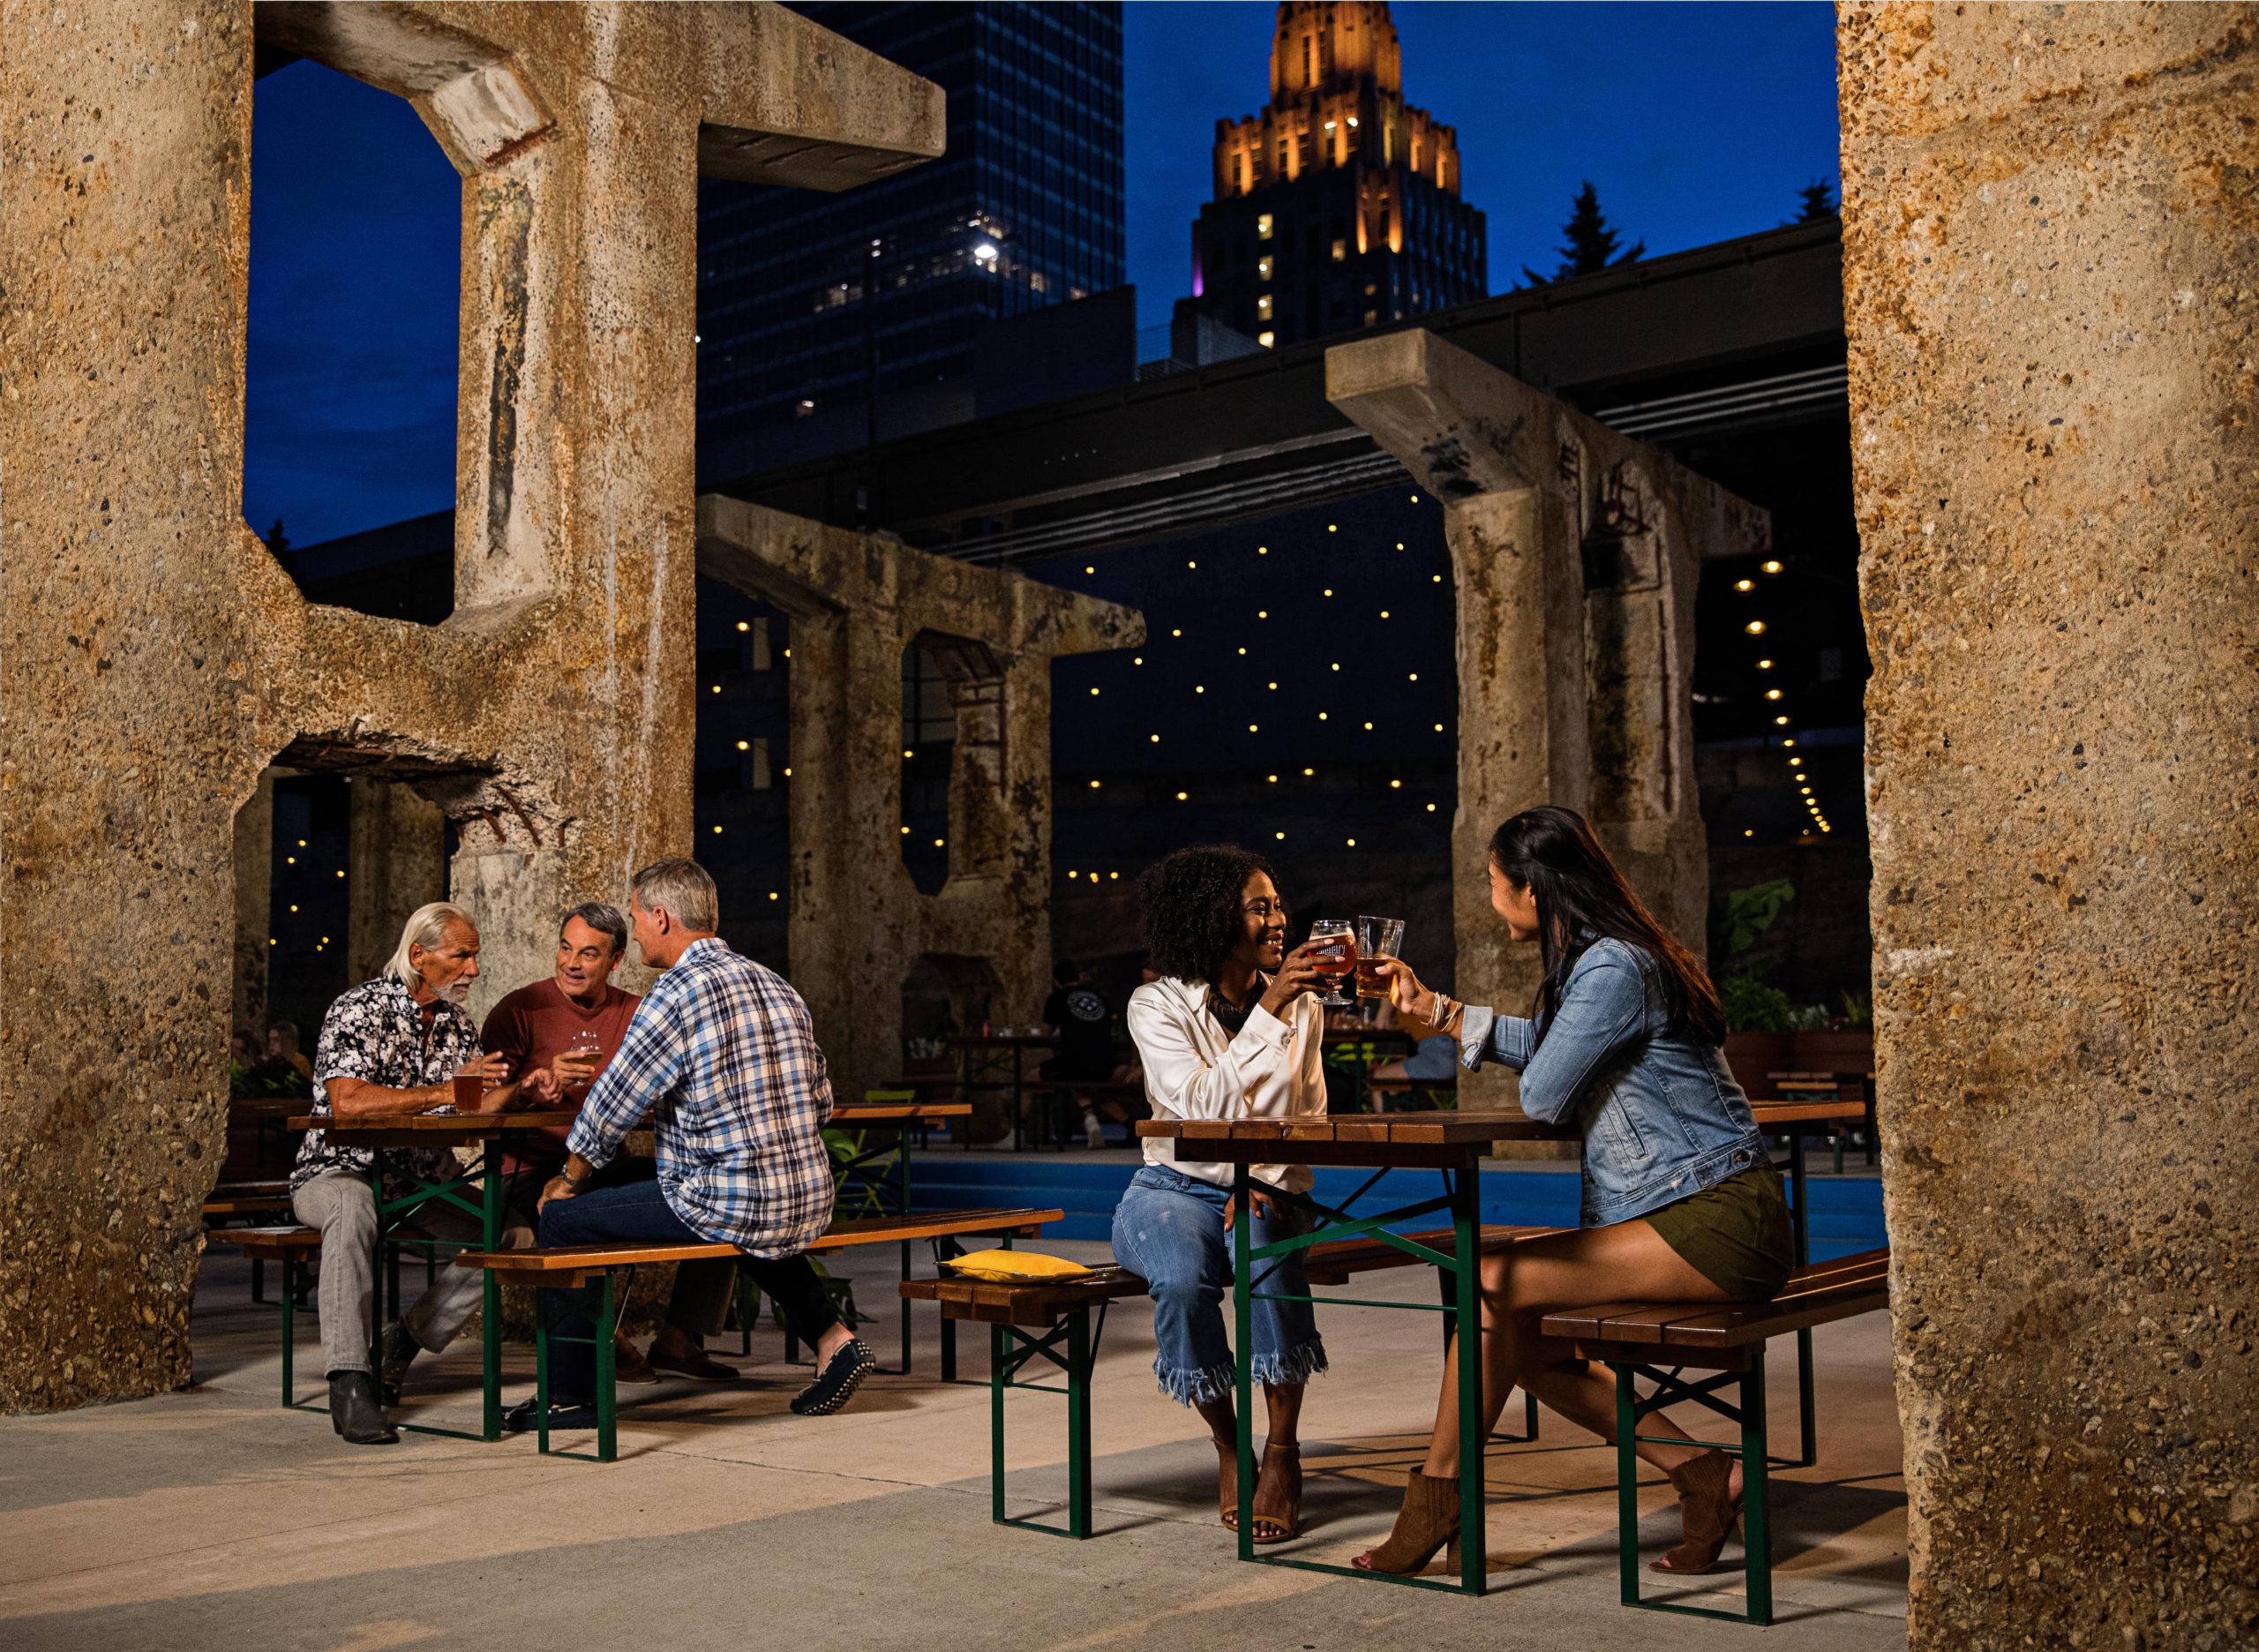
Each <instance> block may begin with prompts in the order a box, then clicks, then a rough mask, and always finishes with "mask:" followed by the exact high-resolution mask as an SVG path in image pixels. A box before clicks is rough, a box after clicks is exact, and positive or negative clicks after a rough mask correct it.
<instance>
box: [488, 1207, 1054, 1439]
mask: <svg viewBox="0 0 2259 1652" xmlns="http://www.w3.org/2000/svg"><path fill="white" fill-rule="evenodd" d="M1065 1219H1066V1213H1065V1212H1064V1211H1062V1210H1033V1209H1013V1208H1002V1209H993V1210H961V1211H929V1212H923V1213H917V1214H913V1215H909V1216H864V1217H857V1218H854V1219H852V1220H845V1221H837V1222H834V1223H833V1224H832V1225H831V1227H830V1228H829V1229H828V1230H827V1231H826V1232H824V1233H822V1234H821V1235H818V1236H817V1238H816V1239H815V1241H814V1243H812V1244H810V1245H809V1246H808V1254H809V1255H812V1256H821V1255H828V1254H829V1253H830V1252H833V1251H837V1250H847V1249H850V1248H851V1247H852V1246H855V1245H865V1244H904V1245H907V1244H910V1243H915V1242H917V1241H919V1240H932V1241H936V1242H953V1241H955V1240H957V1239H960V1238H964V1237H968V1236H972V1235H979V1236H981V1237H1000V1238H1003V1239H1006V1240H1009V1239H1013V1238H1024V1237H1029V1236H1032V1235H1036V1234H1039V1233H1041V1232H1042V1231H1043V1228H1044V1225H1045V1224H1046V1223H1047V1222H1055V1221H1063V1220H1065ZM743 1254H744V1253H743V1252H742V1251H740V1250H739V1249H738V1247H737V1246H735V1245H733V1244H717V1243H686V1244H665V1243H656V1244H655V1243H644V1242H642V1241H639V1240H621V1241H617V1242H614V1243H607V1244H597V1245H551V1246H547V1247H544V1248H537V1249H534V1250H494V1251H486V1250H464V1251H461V1252H459V1253H458V1254H457V1255H456V1257H455V1265H456V1266H458V1267H477V1268H484V1269H486V1270H488V1271H489V1272H490V1273H494V1274H496V1275H497V1276H499V1277H500V1278H502V1279H505V1280H517V1281H518V1282H519V1283H521V1284H527V1285H537V1286H543V1287H545V1288H551V1289H559V1290H574V1289H578V1288H581V1287H582V1286H583V1285H586V1284H588V1283H589V1281H590V1280H601V1282H602V1284H603V1287H604V1290H603V1295H602V1296H601V1298H600V1299H599V1305H598V1308H597V1325H596V1332H595V1335H594V1337H593V1338H592V1339H591V1338H574V1339H572V1340H581V1341H587V1340H593V1341H594V1342H595V1344H596V1350H597V1393H596V1401H597V1453H596V1456H597V1461H598V1462H612V1461H614V1460H615V1459H616V1458H617V1456H618V1454H619V1453H618V1450H617V1441H618V1429H617V1423H618V1416H619V1403H618V1398H617V1395H616V1393H614V1384H613V1381H612V1346H613V1341H612V1333H613V1330H614V1329H615V1327H616V1326H617V1325H618V1324H619V1296H620V1290H621V1284H620V1280H619V1275H621V1274H622V1273H625V1274H627V1275H628V1276H629V1277H630V1278H632V1277H633V1276H634V1271H635V1270H636V1269H637V1268H639V1267H643V1266H648V1265H652V1264H656V1263H660V1262H702V1261H708V1260H712V1259H716V1258H727V1257H737V1256H741V1255H743ZM916 1282H917V1281H915V1280H904V1284H905V1285H908V1284H914V1283H916ZM944 1327H945V1330H948V1329H949V1327H948V1325H947V1321H946V1320H944ZM559 1334H560V1333H556V1332H554V1331H553V1330H552V1327H551V1325H549V1323H548V1322H547V1320H546V1319H544V1318H542V1317H540V1316H539V1315H537V1316H536V1318H535V1322H534V1370H535V1378H534V1398H535V1404H534V1415H535V1417H536V1419H537V1423H536V1428H537V1433H538V1435H539V1439H540V1446H541V1449H542V1450H543V1451H544V1452H546V1451H548V1450H549V1343H550V1340H551V1338H552V1335H559ZM949 1351H950V1350H949V1343H948V1341H947V1340H945V1342H944V1375H945V1376H946V1375H948V1374H949V1371H950V1370H952V1369H953V1367H954V1361H953V1360H951V1359H949V1357H948V1355H949ZM908 1366H909V1350H908V1348H906V1347H905V1348H904V1359H903V1368H904V1370H907V1369H908ZM566 1454H574V1453H566Z"/></svg>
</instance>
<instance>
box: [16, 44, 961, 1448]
mask: <svg viewBox="0 0 2259 1652" xmlns="http://www.w3.org/2000/svg"><path fill="white" fill-rule="evenodd" d="M254 13H255V14H254ZM254 26H256V27H257V28H258V29H259V31H260V32H261V34H262V37H266V36H270V35H271V36H272V37H273V41H274V43H276V44H281V45H286V46H288V47H289V49H292V50H295V51H298V52H300V53H302V54H303V55H304V56H309V57H311V58H312V59H314V60H315V61H318V62H320V63H323V64H327V65H328V66H330V67H332V68H334V69H337V70H339V71H342V72H344V73H348V74H351V75H355V76H357V77H359V78H361V79H365V80H368V81H370V82H371V83H372V84H374V85H377V86H383V87H385V88H386V89H387V90H390V91H393V92H395V93H398V94H400V95H402V96H403V97H406V98H409V99H410V100H411V101H414V102H415V104H416V106H417V109H418V111H419V113H421V114H422V115H423V116H424V118H425V120H426V121H427V122H428V123H429V124H431V125H432V129H433V131H435V132H436V133H437V134H438V136H439V140H440V142H441V144H442V145H443V146H444V147H445V148H446V149H447V154H448V155H449V156H450V158H451V159H452V160H453V161H454V163H455V165H456V166H457V168H458V169H459V170H461V171H462V173H463V175H464V177H465V185H464V199H465V203H466V222H465V227H464V237H465V243H466V247H467V249H468V252H467V255H466V257H465V259H464V269H465V278H464V282H463V291H462V302H463V314H462V335H463V340H464V348H463V354H462V361H463V364H464V365H463V371H462V373H461V381H462V390H463V397H464V413H463V417H462V420H461V421H459V429H460V431H461V432H462V436H463V440H464V445H465V451H464V454H463V455H462V462H461V466H460V468H461V471H462V475H461V477H459V492H458V507H459V508H458V523H457V527H458V533H457V560H458V574H459V577H458V581H457V589H458V597H459V598H460V600H459V603H458V606H457V611H456V612H455V613H454V615H453V616H452V617H451V618H450V619H449V620H448V621H447V624H446V625H444V626H440V627H417V626H409V625H404V624H401V623H398V622H394V621H388V620H379V619H370V618H368V617H367V616H364V615H360V614H356V613H351V612H345V611H343V610H340V609H334V608H325V607H321V606H318V605H313V604H307V603H305V602H304V600H303V599H302V597H300V595H299V593H298V592H297V591H296V589H295V588H294V587H293V586H292V584H291V582H290V581H289V577H288V576H287V575H286V574H283V572H282V570H281V568H280V567H277V566H276V564H275V563H274V559H273V558H272V557H270V556H269V555H268V554H267V553H266V547H265V546H264V545H262V544H260V543H259V541H258V540H257V538H255V537H253V536H252V534H251V531H250V530H249V529H247V528H246V527H245V526H244V520H243V501H242V498H241V478H242V475H243V445H242V438H243V408H242V396H243V338H244V300H245V292H244V280H245V275H244V272H245V269H246V267H247V266H248V262H249V256H248V252H247V249H246V246H245V237H247V235H248V233H249V228H250V214H249V212H248V209H247V207H246V206H245V203H246V202H247V201H248V200H249V199H250V176H249V172H250V164H249V157H250V151H251V73H252V55H251V46H252V42H251V31H252V29H253V27H254ZM0 94H4V98H5V101H6V104H7V107H8V108H9V109H11V111H13V113H11V118H10V120H9V122H8V124H7V129H6V133H5V138H4V145H5V154H4V156H0V220H4V221H5V222H6V223H7V225H8V234H7V235H6V237H4V239H0V293H4V295H5V300H4V303H5V308H6V313H5V316H4V318H0V379H5V381H6V383H7V385H8V394H7V397H6V399H5V401H4V402H0V450H4V451H5V452H6V453H7V454H8V455H9V467H10V468H9V474H8V521H7V524H6V529H7V541H8V549H7V555H6V556H5V558H4V559H0V722H4V725H5V728H6V743H5V748H4V752H0V766H4V768H5V770H6V772H5V774H4V777H0V778H4V781H5V784H4V785H0V845H4V855H5V862H6V864H5V866H4V868H0V929H4V931H5V932H6V933H7V934H8V935H11V937H15V936H30V935H71V936H74V937H77V942H76V944H74V945H73V946H72V947H71V948H69V949H57V948H55V947H52V946H24V945H19V946H16V947H13V948H11V949H10V950H7V951H6V952H5V953H4V954H0V1410H11V1409H22V1408H56V1407H60V1406H65V1405H71V1404H77V1403H80V1402H83V1401H86V1400H93V1399H99V1398H114V1397H123V1396H126V1395H132V1394H144V1393H153V1392H155V1391H158V1390H161V1389H165V1388H169V1387H176V1386H178V1385H181V1384H182V1383H184V1382H185V1381H187V1380H188V1377H189V1358H188V1347H187V1340H186V1327H187V1318H188V1315H187V1310H188V1303H189V1301H190V1298H191V1294H192V1292H193V1289H194V1285H195V1277H196V1265H197V1260H198V1257H199V1253H200V1250H201V1239H200V1223H199V1208H198V1207H199V1199H200V1196H201V1194H202V1193H203V1191H204V1190H206V1189H208V1188H209V1187H210V1186H211V1184H212V1180H213V1177H214V1174H215V1172H216V1169H217V1167H218V1165H219V1163H220V1160H221V1156H222V1153H221V1150H222V1148H223V1147H224V1142H225V1137H224V1130H225V1122H226V1100H227V1098H226V1085H225V1081H224V1078H223V1070H222V1068H221V1064H220V1063H219V1061H218V1060H217V1059H216V1057H217V1053H218V1052H219V1051H220V1050H221V1049H222V1048H225V1045H226V1042H227V1035H228V1024H229V1018H230V1017H232V1016H233V1015H234V1014H235V1013H236V991H235V988H234V983H233V979H232V978H233V976H234V974H235V971H234V969H233V967H232V960H233V954H234V950H235V944H236V933H235V931H236V924H237V921H238V914H237V912H236V909H235V903H234V901H233V900H232V899H229V898H221V899H219V900H218V901H217V902H216V903H215V901H214V891H221V892H223V893H224V892H225V891H228V890H229V889H230V888H231V885H232V884H233V883H234V882H235V880H236V826H237V820H236V816H237V812H238V811H237V802H238V800H241V799H244V798H246V797H249V796H251V794H252V793H253V792H254V789H255V788H256V786H257V785H258V782H259V771H260V770H262V769H263V768H265V767H266V765H267V764H268V763H269V762H288V763H289V764H290V765H291V766H293V767H303V768H309V769H324V768H328V769H337V770H345V771H347V772H364V771H365V769H366V766H367V764H368V763H369V762H370V761H371V759H372V758H380V759H382V760H383V761H384V762H387V763H391V764H394V765H396V766H397V767H398V768H399V769H400V770H402V771H403V772H413V773H415V774H416V775H417V777H418V784H419V785H424V786H425V787H426V789H427V791H428V792H430V793H431V795H432V796H434V797H440V798H442V806H443V807H446V808H447V810H448V812H449V813H450V814H451V815H454V818H456V819H458V820H459V821H462V822H464V824H465V829H466V830H465V837H464V841H465V844H466V846H467V848H468V849H469V850H470V851H472V852H476V853H477V855H478V857H479V858H478V862H477V866H476V867H473V868H469V869H464V870H460V871H459V877H458V882H460V883H462V884H463V885H464V886H466V887H465V893H466V896H467V897H469V898H470V899H471V900H473V901H476V902H480V903H483V904H484V906H485V909H486V910H485V912H484V913H483V914H482V915H483V916H484V919H485V920H486V923H487V925H488V927H489V930H490V935H491V938H490V942H489V944H490V947H492V948H493V949H494V950H493V951H492V954H491V957H492V961H493V964H494V966H495V972H496V974H497V975H498V976H501V977H503V978H505V979H507V978H508V977H510V976H517V977H519V978H520V979H526V978H530V976H531V975H532V974H533V973H534V972H536V971H538V972H540V973H546V972H547V967H548V957H547V955H548V941H549V938H550V937H551V936H552V935H553V934H554V927H553V926H554V923H555V917H556V912H557V909H558V906H559V904H560V903H562V901H563V899H564V897H565V896H566V895H567V894H568V893H569V894H573V895H574V896H576V897H577V895H579V894H581V893H583V892H585V893H591V894H594V893H602V894H605V895H607V896H610V897H613V898H617V897H618V895H619V891H620V890H621V889H622V888H623V887H624V885H625V882H626V880H627V873H628V871H629V870H630V869H632V868H633V867H634V866H636V865H639V864H641V863H642V862H643V861H646V860H652V859H656V858H657V856H658V855H660V854H662V853H666V852H681V851H682V850H684V849H686V848H687V847H688V846H689V840H690V801H691V785H690V776H691V737H692V725H693V701H692V694H693V683H692V662H691V650H692V647H693V639H692V634H691V619H692V610H693V597H692V580H693V552H692V544H691V534H692V474H693V467H692V455H693V449H694V445H695V443H694V436H695V432H694V408H693V406H692V381H693V379H694V377H695V374H694V371H693V369H694V354H695V351H694V342H693V337H692V327H693V324H694V312H695V310H696V304H695V299H696V296H697V259H696V249H697V176H698V174H699V172H700V171H701V170H702V169H703V170H705V171H708V172H716V173H726V174H728V175H729V176H738V177H743V178H749V179H755V180H759V181H762V182H767V183H771V184H788V185H795V186H818V187H824V188H832V189H836V188H841V187H845V186H848V185H852V184H856V183H859V182H861V181H864V180H866V179H868V178H871V177H874V176H883V175H884V174H885V173H887V172H889V171H892V170H895V169H899V168H901V167H904V166H907V165H911V164H914V163H915V162H916V161H918V160H919V158H921V157H927V156H931V155H934V154H939V153H940V152H941V147H942V112H943V99H942V93H941V90H940V88H938V87H936V86H931V85H929V84H927V82H924V81H922V80H919V79H917V78H916V77H914V76H912V75H910V74H907V73H905V72H904V71H902V70H899V69H897V68H896V67H894V66H893V65H892V64H887V63H885V62H883V61H882V60H881V59H879V58H877V57H874V56H872V55H871V54H869V53H867V52H864V51H860V50H859V49H856V48H854V47H852V46H850V45H848V44H847V43H846V42H844V41H840V40H839V39H838V38H837V36H834V35H831V34H828V33H827V32H826V31H824V30H823V29H822V28H820V27H818V26H815V25H814V24H812V23H810V22H808V21H807V19H803V18H800V17H799V16H797V15H795V14H793V13H792V12H790V11H786V10H785V9H784V8H783V7H781V6H744V5H705V4H682V5H670V6H622V5H589V6H544V7H526V8H516V7H503V6H488V7H476V6H471V7H466V6H457V5H416V4H381V5H375V4H372V5H351V6H348V5H327V4H296V5H289V6H281V7H264V8H256V9H255V8H252V7H250V6H245V5H243V4H221V3H220V0H182V3H181V4H171V5H166V6H157V5H154V4H149V0H87V3H86V4H81V5H77V6H74V7H73V8H71V10H69V11H67V12H56V11H52V10H46V11H31V10H26V9H24V8H21V7H16V8H11V9H9V10H7V11H4V12H0ZM160 314H161V316H162V317H163V325H162V326H161V327H156V328H154V329H153V328H152V327H151V325H150V320H149V318H150V317H152V316H153V315H160ZM58 432H67V433H68V438H67V439H62V438H60V437H59V436H58ZM278 754H285V755H283V756H281V757H278ZM443 794H444V795H443ZM490 823H491V824H490ZM474 824H476V825H477V826H478V827H479V828H480V829H481V831H480V832H474V831H472V830H470V828H471V827H472V826H473V825H474ZM481 832H484V833H485V837H482V836H481ZM486 837H492V845H489V844H488V843H487V842H486ZM506 871H507V873H508V877H507V887H505V883H506V880H505V878H504V876H503V875H504V873H505V872H506ZM490 875H491V877H490ZM844 905H845V904H844V903H843V909H844ZM496 932H499V933H496ZM496 942H501V944H500V945H499V946H497V945H496ZM520 948H522V949H524V950H516V949H520ZM221 958H227V959H229V960H230V963H231V968H230V972H229V973H230V978H231V979H230V980H229V981H227V982H215V980H214V961H215V960H217V959H221ZM120 1005H128V1006H131V1013H130V1014H127V1015H124V1016H121V1014H120V1012H119V1006H120Z"/></svg>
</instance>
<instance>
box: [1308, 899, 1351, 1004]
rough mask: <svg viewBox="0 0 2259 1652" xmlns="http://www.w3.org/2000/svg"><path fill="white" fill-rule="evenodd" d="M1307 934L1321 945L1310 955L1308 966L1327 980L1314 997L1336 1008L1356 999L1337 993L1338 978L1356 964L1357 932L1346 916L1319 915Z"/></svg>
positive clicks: (1339, 984) (1338, 988) (1338, 987)
mask: <svg viewBox="0 0 2259 1652" xmlns="http://www.w3.org/2000/svg"><path fill="white" fill-rule="evenodd" d="M1310 940H1311V941H1312V942H1316V943H1317V944H1318V945H1320V946H1321V947H1323V948H1324V950H1322V951H1318V952H1315V953H1313V954H1312V955H1311V957H1310V967H1311V968H1312V969H1314V970H1316V971H1317V972H1318V973H1319V974H1320V975H1323V976H1325V977H1326V979H1327V980H1328V982H1329V983H1330V985H1329V987H1328V989H1327V991H1326V992H1325V994H1324V995H1322V996H1321V997H1320V998H1319V999H1318V1001H1317V1002H1320V1003H1322V1004H1332V1005H1333V1006H1335V1007H1336V1008H1339V1007H1340V1006H1341V1005H1344V1004H1351V1003H1355V1002H1356V1000H1355V999H1354V998H1345V997H1344V996H1342V994H1341V980H1342V978H1343V977H1344V976H1346V975H1347V974H1348V973H1349V972H1350V971H1351V970H1353V969H1355V968H1356V966H1357V933H1356V931H1355V929H1354V928H1352V927H1350V925H1349V923H1348V921H1347V920H1346V919H1341V918H1321V919H1319V920H1317V922H1316V923H1314V924H1312V925H1311V926H1310Z"/></svg>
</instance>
